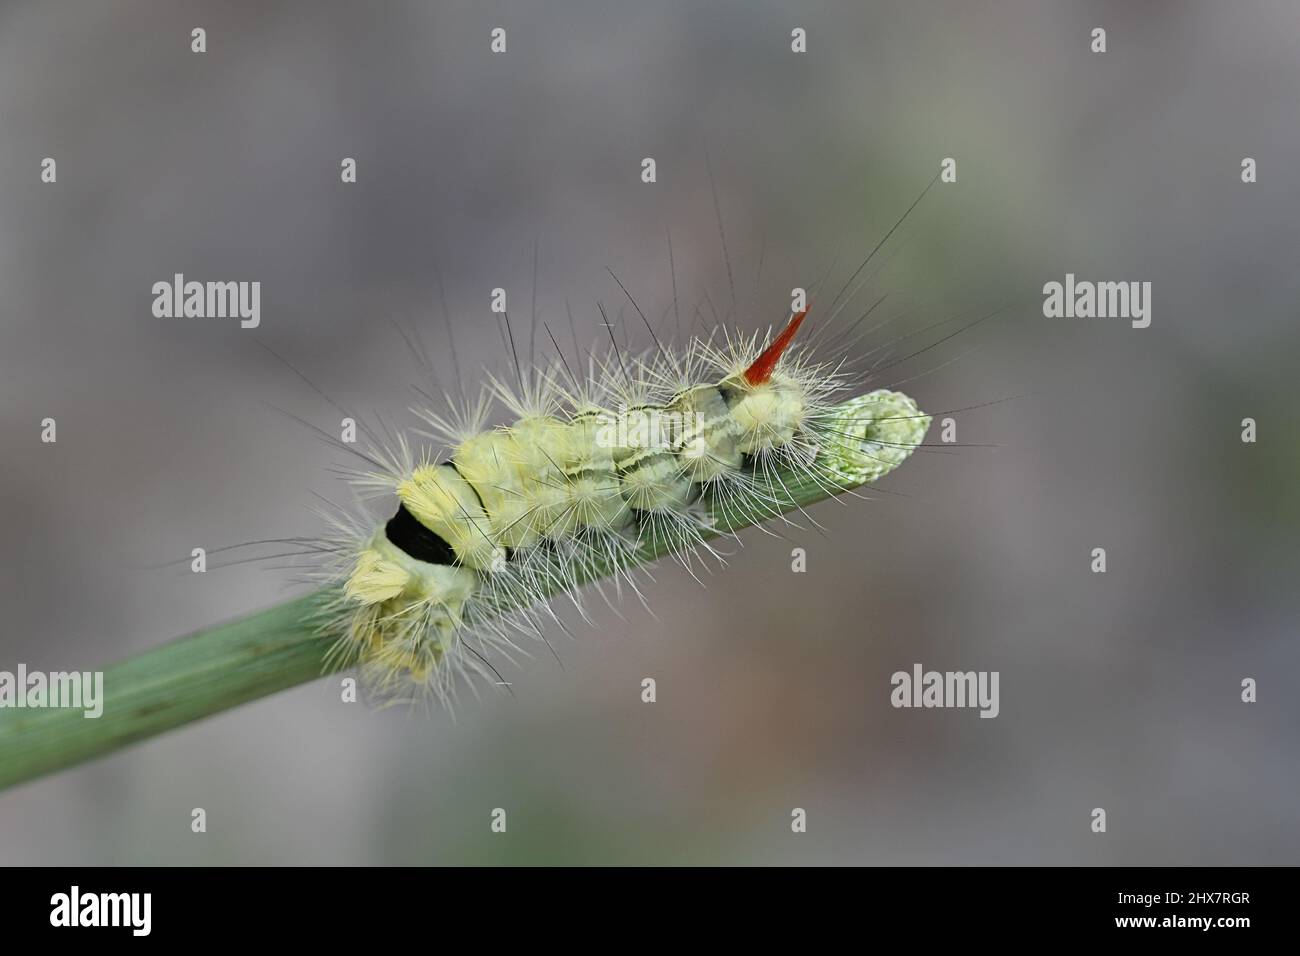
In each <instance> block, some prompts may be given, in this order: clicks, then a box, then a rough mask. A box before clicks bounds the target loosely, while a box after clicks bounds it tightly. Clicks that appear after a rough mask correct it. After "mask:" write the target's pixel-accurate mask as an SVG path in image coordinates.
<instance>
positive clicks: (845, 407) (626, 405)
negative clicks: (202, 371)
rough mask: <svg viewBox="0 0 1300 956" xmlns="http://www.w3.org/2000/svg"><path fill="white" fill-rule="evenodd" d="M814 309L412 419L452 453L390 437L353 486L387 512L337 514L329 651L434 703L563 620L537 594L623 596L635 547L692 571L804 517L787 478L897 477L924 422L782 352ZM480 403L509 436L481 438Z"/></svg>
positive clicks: (565, 370) (545, 378)
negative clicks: (391, 509) (724, 546)
mask: <svg viewBox="0 0 1300 956" xmlns="http://www.w3.org/2000/svg"><path fill="white" fill-rule="evenodd" d="M638 311H639V310H638ZM807 314H808V310H807V309H806V308H805V309H804V310H802V311H800V312H798V313H795V314H793V315H792V316H791V318H790V319H789V321H788V323H787V324H786V325H785V327H784V328H783V329H782V330H781V331H780V332H779V333H778V334H776V335H775V336H773V335H772V334H771V332H769V333H768V336H767V337H766V338H765V339H763V340H761V341H760V340H759V338H758V336H757V335H753V336H750V337H741V338H733V337H731V336H727V337H726V338H725V340H724V341H723V342H722V344H714V342H713V341H712V338H710V339H695V340H693V341H692V342H691V343H690V344H689V345H688V346H687V347H686V348H685V349H684V350H683V351H682V352H680V353H675V352H673V351H670V350H667V349H665V348H664V347H663V346H662V345H660V344H659V343H658V340H657V339H656V346H657V348H656V350H655V351H654V352H652V353H649V354H648V355H645V356H640V357H631V356H626V355H623V354H621V353H620V351H619V349H618V347H617V345H615V347H614V349H613V351H612V352H611V353H610V354H608V355H605V356H603V357H596V356H592V357H591V360H590V363H589V369H588V371H587V374H586V375H585V376H583V377H581V378H580V377H578V376H576V375H575V374H574V373H573V371H572V369H571V368H570V367H569V365H568V364H567V362H566V361H565V360H564V359H563V356H562V355H561V356H560V358H559V359H558V361H556V362H555V363H553V364H551V365H550V366H549V367H546V368H544V369H542V370H540V371H539V372H538V373H537V374H535V375H527V376H525V375H524V374H522V372H521V373H520V375H519V381H518V383H517V384H516V385H514V386H509V385H506V384H505V383H504V382H502V381H500V380H499V379H497V378H491V379H490V382H489V387H488V389H487V390H486V392H485V394H484V396H483V397H482V398H481V399H480V400H479V401H478V402H476V403H474V404H472V405H469V406H467V407H463V408H459V409H457V410H456V411H455V412H454V413H447V414H442V413H439V412H437V411H435V410H434V409H432V408H429V407H427V406H422V407H418V408H415V409H413V411H415V412H416V413H417V414H418V415H419V416H420V417H421V418H422V419H423V420H424V422H425V423H426V424H427V425H428V426H429V429H428V430H427V431H426V432H424V433H423V434H426V435H428V436H430V437H433V438H436V439H438V440H439V441H440V442H441V443H442V445H443V447H444V448H445V453H444V454H443V455H442V456H441V457H439V458H435V457H433V456H432V454H431V452H430V451H429V450H428V449H421V450H419V451H416V450H414V449H413V448H412V447H411V444H410V442H409V441H408V440H407V439H406V438H405V437H404V436H398V437H396V438H394V439H392V440H390V441H389V442H387V443H386V445H385V447H376V448H373V449H372V451H371V454H370V455H369V456H367V459H368V461H369V462H370V467H369V468H367V469H366V470H364V471H360V472H357V473H355V474H354V475H353V476H352V480H353V482H354V483H355V484H356V485H358V486H359V487H360V488H361V489H363V491H366V492H369V493H380V494H383V495H391V496H392V497H393V498H395V499H396V512H395V513H394V514H392V517H390V518H389V519H388V520H387V521H386V522H384V523H383V524H381V525H379V526H378V527H369V528H368V527H365V526H362V525H358V524H357V523H356V522H355V520H348V519H336V520H335V527H336V529H337V531H338V539H337V540H335V541H334V542H332V544H331V546H330V547H328V548H326V549H325V550H327V551H329V552H331V553H333V554H335V555H336V556H337V560H336V561H335V562H334V563H333V564H332V565H331V566H330V567H329V568H328V569H327V571H326V573H327V575H328V576H329V578H330V579H331V581H332V582H333V583H335V584H338V585H340V587H339V588H338V590H337V597H336V598H335V599H334V600H333V601H332V602H331V603H330V605H329V607H328V611H327V613H328V616H329V620H328V622H327V624H326V629H327V630H328V631H329V632H331V633H335V634H337V635H339V636H338V638H337V643H336V645H335V647H334V650H333V652H332V653H333V654H334V655H337V656H338V657H340V658H341V659H342V660H343V661H346V662H347V663H353V662H356V663H359V664H360V665H361V667H362V672H363V675H364V676H365V677H366V678H367V679H368V683H369V684H370V686H371V687H372V688H376V689H377V690H379V691H381V692H389V693H392V692H398V691H400V690H401V689H402V688H403V687H405V686H408V685H409V684H411V683H413V684H414V685H416V686H418V687H422V688H425V689H427V690H430V691H432V692H433V693H435V694H436V695H437V696H439V697H445V696H447V695H448V694H450V693H453V692H454V688H455V687H456V683H457V678H458V677H459V676H460V675H461V674H463V673H466V672H469V673H473V674H477V675H479V676H482V677H487V678H497V679H498V680H499V677H498V675H497V671H496V669H495V667H494V666H493V665H492V663H491V662H490V658H491V656H492V654H493V652H500V653H503V654H504V655H505V656H507V657H509V656H510V654H511V651H513V650H518V649H519V644H518V643H517V638H518V637H519V636H521V635H532V636H535V637H539V638H540V637H541V627H542V622H543V617H549V618H550V619H551V620H555V621H557V622H558V618H555V615H554V611H553V610H552V609H551V608H550V605H549V604H548V603H547V599H548V598H549V596H551V595H558V594H564V595H566V596H568V598H569V599H570V600H572V601H573V603H574V604H575V606H576V607H577V608H578V610H579V612H582V605H581V601H580V599H579V597H578V592H579V588H580V586H581V585H582V584H584V583H586V582H589V581H594V582H596V588H597V589H598V590H599V589H600V588H601V585H600V583H599V578H601V577H602V576H609V577H610V579H611V580H612V583H613V586H614V588H615V589H616V590H618V591H620V592H621V590H622V588H623V587H624V586H630V587H631V588H632V589H636V581H635V577H634V568H635V566H636V565H637V564H638V563H639V561H640V560H641V559H642V556H643V555H644V553H645V551H646V550H647V548H652V549H657V553H661V552H664V551H668V552H671V553H673V554H674V555H675V556H676V557H677V558H678V559H679V560H681V561H682V562H683V563H684V564H686V565H687V566H688V567H690V565H691V563H692V561H693V560H694V559H695V558H696V557H697V556H698V555H699V554H700V552H701V551H706V552H710V553H714V554H716V552H714V551H713V549H712V548H711V547H710V545H709V544H708V538H709V537H711V536H713V535H716V534H719V533H726V532H727V531H728V529H730V528H733V527H738V526H741V525H744V524H749V523H757V522H760V521H763V520H766V519H769V518H774V517H778V516H780V515H781V514H783V513H784V512H785V511H786V510H788V509H789V508H791V507H793V506H797V501H795V499H794V497H793V496H792V494H791V490H790V485H791V484H792V483H809V482H811V483H814V484H816V485H818V486H819V487H821V488H823V489H824V490H825V491H826V492H827V493H835V492H838V491H843V490H846V489H851V488H853V487H856V486H857V485H860V484H862V483H863V482H865V481H870V480H873V479H874V478H876V477H879V476H880V475H882V474H884V473H886V472H888V471H890V470H892V469H893V468H894V467H896V466H897V465H898V464H900V463H901V462H902V461H903V460H904V459H906V458H907V456H908V455H909V454H910V453H911V452H912V450H913V449H914V448H915V447H916V446H917V445H918V444H920V442H921V440H922V438H923V437H924V434H925V432H926V430H927V428H928V427H929V424H930V418H929V416H927V415H924V414H922V413H921V412H920V410H919V409H918V408H917V405H916V403H915V402H914V401H913V400H912V399H911V398H909V397H908V396H906V395H904V394H902V393H901V392H895V391H890V390H886V389H879V390H876V391H873V392H870V393H869V394H866V395H861V396H858V397H856V398H853V399H851V400H849V401H847V402H844V403H841V404H836V403H835V401H834V399H835V398H836V397H838V396H839V395H840V394H842V393H843V392H844V391H845V390H846V389H847V387H848V381H847V377H846V376H843V375H841V374H840V373H839V372H837V371H836V369H835V368H834V367H831V366H828V365H826V364H821V363H818V362H815V361H813V360H812V359H811V357H810V356H809V354H808V353H807V351H805V350H804V349H801V348H800V346H799V345H798V343H797V342H796V341H795V337H796V333H797V332H798V330H799V328H800V326H801V325H802V323H803V322H804V320H805V318H806V316H807ZM647 326H648V323H647ZM652 334H653V332H652ZM611 339H612V336H611ZM557 351H558V347H557ZM516 369H517V370H518V363H516ZM493 398H495V399H496V400H499V401H500V402H501V403H502V404H504V405H505V407H506V408H508V409H509V410H510V411H511V412H512V413H513V415H514V421H513V423H511V424H509V425H503V426H498V427H493V428H485V427H484V422H485V421H486V417H487V410H488V408H489V405H490V402H491V400H492V399H493ZM601 593H602V594H603V593H604V592H603V591H602V592H601ZM638 593H639V592H638ZM607 599H608V598H607ZM543 639H544V638H543Z"/></svg>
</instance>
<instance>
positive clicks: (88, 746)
mask: <svg viewBox="0 0 1300 956" xmlns="http://www.w3.org/2000/svg"><path fill="white" fill-rule="evenodd" d="M842 407H847V406H842ZM914 407H915V406H913V408H914ZM918 417H919V416H918ZM898 420H899V421H900V422H903V421H906V419H902V418H900V419H898ZM928 424H929V420H928V419H925V420H924V423H923V424H922V423H920V422H919V421H918V422H909V423H907V426H906V427H904V426H902V425H900V427H899V428H898V429H895V430H896V431H897V432H898V435H893V434H892V430H891V437H893V438H895V439H896V440H897V439H900V438H901V437H903V436H904V435H905V436H906V437H907V438H908V441H909V443H916V442H919V441H920V438H919V435H923V434H924V431H925V427H926V426H928ZM882 430H883V429H882ZM918 432H919V435H918ZM909 450H910V448H909ZM882 454H888V451H886V452H883V453H882ZM905 457H906V453H903V454H902V455H901V456H900V457H899V458H898V461H892V460H891V461H890V462H889V463H888V467H883V468H882V467H879V466H877V467H876V468H875V470H876V471H880V472H881V473H887V472H888V471H890V470H892V469H893V467H896V466H897V464H898V463H900V462H901V460H902V458H905ZM880 460H882V459H878V458H874V457H873V458H872V459H871V461H880ZM871 477H873V478H874V477H877V476H876V475H875V474H873V475H872V476H871ZM780 478H781V481H780V484H781V485H783V490H782V491H781V493H780V494H779V495H778V501H777V502H776V504H775V507H776V508H777V510H779V511H781V512H783V513H784V512H789V511H795V510H801V509H803V508H806V507H807V506H809V505H812V504H815V503H816V502H818V501H821V500H823V499H825V498H828V497H831V496H833V495H837V494H840V493H841V492H844V491H848V490H850V489H852V488H854V487H856V486H857V485H858V484H860V483H861V476H860V475H859V476H858V477H856V478H853V477H849V476H845V477H844V478H843V479H842V480H841V481H840V482H839V483H838V484H836V485H833V486H829V487H828V486H827V483H826V479H825V478H823V479H822V480H821V481H820V482H818V481H814V480H813V479H812V478H810V477H808V476H807V475H800V474H797V473H794V472H781V473H780ZM713 518H714V522H715V524H716V526H717V531H716V532H715V534H714V535H710V537H712V536H716V534H722V533H726V532H730V531H737V530H740V528H743V527H745V526H746V525H748V524H751V523H752V520H749V519H747V518H743V517H739V516H737V515H735V513H734V512H733V513H731V514H728V513H726V512H723V511H719V510H717V509H714V511H713ZM794 520H795V521H796V522H797V523H804V524H806V523H807V522H806V519H803V518H802V517H800V516H797V517H796V518H795V519H794ZM669 550H670V548H669V546H668V545H667V544H665V543H664V542H662V541H657V540H653V539H652V540H649V541H647V542H646V544H645V545H644V547H642V549H641V551H640V553H639V558H640V560H641V561H642V562H649V561H653V560H655V559H657V558H660V557H662V556H663V555H664V554H666V553H667V552H668V551H669ZM592 576H593V577H596V576H599V575H598V574H595V575H592ZM328 595H329V592H328V591H327V590H321V591H315V592H312V593H310V594H307V595H305V596H303V597H298V598H295V599H293V600H290V601H287V602H285V603H283V604H279V605H276V606H274V607H271V608H268V609H266V610H264V611H259V612H257V613H255V614H251V615H249V616H247V617H244V618H240V619H238V620H235V621H231V622H228V623H225V624H219V625H217V626H215V627H210V628H205V629H203V630H201V631H197V632H195V633H194V634H191V635H189V636H187V637H181V638H178V639H176V640H174V641H171V642H169V643H167V644H164V645H162V646H161V647H157V648H154V649H153V650H149V651H146V652H144V653H143V654H140V655H138V656H136V657H133V658H131V659H129V660H127V661H124V662H123V663H121V664H118V665H116V666H114V667H111V668H109V669H107V670H106V671H104V695H103V696H104V700H103V713H102V715H101V716H100V717H98V718H87V717H85V716H84V713H83V711H82V710H80V709H71V708H69V709H55V708H30V709H29V708H14V707H4V708H0V789H3V788H5V787H9V786H12V785H13V784H16V783H20V782H22V781H25V780H30V779H32V778H34V777H38V776H41V775H42V774H46V773H51V772H53V771H55V770H61V769H63V768H66V767H70V766H72V765H74V764H78V763H81V762H82V761H85V760H90V759H92V758H94V757H98V756H101V755H103V754H107V753H109V752H111V751H114V750H117V749H119V748H121V747H125V746H127V745H128V744H131V743H134V742H135V741H138V740H144V739H146V738H148V737H152V736H155V735H156V734H160V733H163V732H164V731H167V730H171V729H172V728H175V727H179V726H181V725H183V724H187V723H190V722H191V721H195V720H200V719H202V718H204V717H208V716H211V715H212V714H216V713H219V712H221V711H224V710H228V709H230V708H232V707H236V706H238V705H239V704H243V703H246V702H248V701H251V700H256V699H257V698H259V697H264V696H266V695H268V694H273V693H275V692H277V691H281V690H285V689H287V688H290V687H294V686H296V685H298V684H302V683H305V682H307V681H310V680H313V679H316V678H319V677H322V676H324V675H326V674H328V673H331V672H333V671H336V670H338V669H339V667H338V666H337V665H327V663H326V653H327V652H328V650H329V648H330V646H331V644H332V643H333V638H332V637H329V636H324V635H322V634H320V633H319V629H318V624H317V622H316V620H314V618H315V615H314V614H313V611H314V610H315V608H316V607H317V606H318V604H319V603H320V602H321V601H323V600H325V599H326V598H327V597H328Z"/></svg>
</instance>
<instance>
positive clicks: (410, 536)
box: [384, 504, 456, 564]
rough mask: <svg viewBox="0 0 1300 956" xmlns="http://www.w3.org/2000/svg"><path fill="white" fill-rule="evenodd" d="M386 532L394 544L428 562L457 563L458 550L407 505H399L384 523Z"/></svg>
mask: <svg viewBox="0 0 1300 956" xmlns="http://www.w3.org/2000/svg"><path fill="white" fill-rule="evenodd" d="M384 534H385V536H386V537H387V538H388V540H389V541H390V542H392V544H393V546H394V547H396V548H400V549H401V550H402V551H403V552H405V553H406V554H409V555H410V556H411V557H413V558H415V560H417V561H423V562H425V563H426V564H455V563H456V552H455V550H454V549H453V548H452V546H451V545H449V544H448V543H447V542H446V541H444V540H443V539H442V538H440V537H439V536H438V535H436V534H434V533H433V532H432V531H430V530H429V529H428V528H426V527H425V526H424V525H422V524H420V522H418V521H416V520H415V515H413V514H411V513H410V512H409V511H407V510H406V505H404V504H399V505H398V506H397V514H395V515H393V516H392V517H391V518H389V519H388V524H386V525H384Z"/></svg>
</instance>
